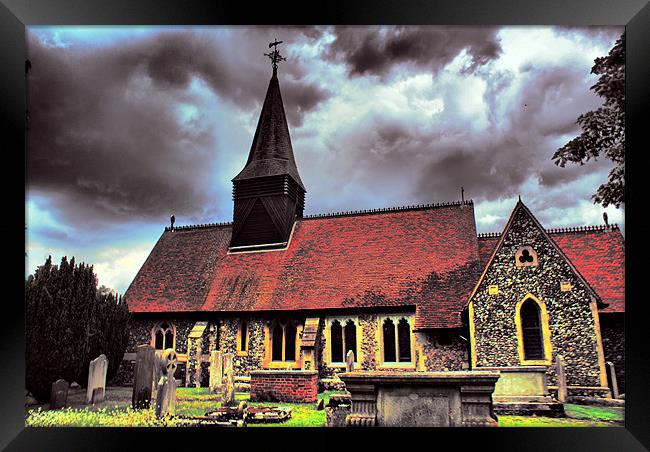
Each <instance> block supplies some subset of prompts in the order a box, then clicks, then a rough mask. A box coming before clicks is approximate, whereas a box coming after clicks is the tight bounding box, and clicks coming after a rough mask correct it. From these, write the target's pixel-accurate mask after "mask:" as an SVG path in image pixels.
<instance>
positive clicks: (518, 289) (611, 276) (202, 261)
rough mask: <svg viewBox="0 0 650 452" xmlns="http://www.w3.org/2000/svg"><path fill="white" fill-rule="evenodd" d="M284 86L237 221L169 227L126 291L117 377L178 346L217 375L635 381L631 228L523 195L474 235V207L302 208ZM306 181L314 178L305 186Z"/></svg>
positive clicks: (268, 111)
mask: <svg viewBox="0 0 650 452" xmlns="http://www.w3.org/2000/svg"><path fill="white" fill-rule="evenodd" d="M270 56H271V57H272V60H273V75H272V77H271V80H270V82H269V86H268V90H267V92H266V98H265V99H264V104H263V106H262V111H261V113H260V117H259V121H258V124H257V129H256V130H255V134H254V136H253V142H252V145H251V148H250V152H249V155H248V160H247V161H246V164H245V166H244V168H243V169H242V170H241V172H240V173H239V174H237V175H236V176H235V177H234V178H233V179H232V182H233V199H234V212H233V219H232V222H231V223H221V224H206V225H194V226H178V227H174V225H173V224H172V225H171V226H170V227H167V228H165V230H164V232H163V233H162V235H161V236H160V238H159V239H158V242H157V243H156V245H155V246H154V248H153V250H152V251H151V253H150V255H149V256H148V258H147V259H146V261H145V263H144V264H143V266H142V268H141V269H140V270H139V272H138V273H137V275H136V276H135V278H134V280H133V282H132V283H131V285H130V286H129V288H128V290H127V292H126V294H125V299H126V300H127V303H128V306H129V310H130V312H131V313H132V317H131V322H130V326H129V344H128V347H127V353H126V354H125V357H124V359H125V360H124V361H123V363H122V366H121V370H120V375H119V377H120V378H122V379H123V380H124V381H129V379H131V378H132V372H133V365H134V363H133V360H134V359H135V353H134V352H135V350H136V347H137V346H138V345H142V344H150V345H151V346H153V347H154V348H155V349H157V350H162V349H166V348H174V349H175V350H176V351H177V354H178V357H179V364H180V365H179V367H178V369H177V373H176V378H177V379H180V380H181V381H182V382H183V383H184V384H186V385H190V386H195V385H202V386H207V383H208V361H209V360H208V357H209V354H210V352H211V351H213V350H220V351H222V352H224V353H232V354H233V355H234V368H235V373H236V375H239V376H247V375H249V373H250V372H251V371H252V370H262V369H282V370H312V371H313V370H315V371H317V372H318V378H319V380H320V381H323V382H326V381H332V380H333V379H335V378H334V377H335V375H336V374H337V373H339V372H342V371H344V370H345V359H346V355H347V353H348V351H352V352H353V353H354V359H355V368H357V369H361V370H387V371H395V372H416V371H456V370H468V369H471V370H474V369H480V368H484V367H506V366H507V367H525V366H546V367H547V371H546V373H547V379H548V384H549V388H553V385H554V384H555V382H556V377H555V370H554V369H555V368H554V365H553V364H554V362H555V357H556V356H557V355H562V357H563V358H564V360H565V362H566V379H567V384H568V389H569V394H570V395H589V396H600V397H607V396H609V395H610V390H609V389H608V380H607V375H606V370H605V363H606V362H607V361H611V362H613V363H614V365H615V368H616V371H617V376H618V383H619V386H621V387H624V361H623V360H624V351H623V348H624V335H623V313H624V311H625V301H624V292H625V291H624V286H625V284H624V239H623V236H622V234H621V232H620V230H619V229H618V227H617V226H616V225H609V224H607V223H605V225H599V226H586V227H576V228H563V229H546V228H545V227H544V226H543V225H541V224H540V223H539V221H538V220H537V219H536V218H535V216H534V214H533V212H531V211H530V210H529V209H528V207H526V205H525V204H524V203H522V202H521V200H520V201H519V202H517V203H516V205H515V206H513V210H512V213H511V215H510V218H509V220H508V222H507V224H506V226H505V228H504V229H503V231H502V232H501V233H498V234H477V231H476V219H475V213H474V204H473V202H472V201H471V200H463V201H460V202H446V203H439V204H427V205H416V206H406V207H389V208H384V209H375V210H362V211H354V212H337V213H332V214H320V215H304V214H303V211H304V207H305V193H306V191H307V190H306V184H305V183H304V182H303V180H302V179H301V177H300V174H299V170H298V167H297V165H296V161H295V158H294V152H293V148H292V144H291V138H290V134H289V128H288V125H287V120H286V117H285V110H284V105H283V102H282V96H281V93H280V84H279V80H278V75H277V62H278V60H279V59H281V57H280V56H279V53H277V50H276V51H274V53H272V54H271V55H270ZM307 182H308V181H307Z"/></svg>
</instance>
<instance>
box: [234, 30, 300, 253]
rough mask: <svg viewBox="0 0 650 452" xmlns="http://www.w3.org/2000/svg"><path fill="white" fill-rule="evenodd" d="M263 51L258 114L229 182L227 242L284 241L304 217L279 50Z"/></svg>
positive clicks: (276, 243) (272, 243)
mask: <svg viewBox="0 0 650 452" xmlns="http://www.w3.org/2000/svg"><path fill="white" fill-rule="evenodd" d="M280 43H282V41H278V40H275V42H272V43H270V44H269V48H270V47H275V50H273V51H272V52H270V53H268V54H265V55H266V56H268V57H269V58H270V59H271V62H272V64H273V75H272V77H271V80H270V82H269V87H268V89H267V91H266V98H265V99H264V104H263V106H262V111H261V113H260V118H259V121H258V123H257V129H256V130H255V136H254V137H253V143H252V145H251V148H250V152H249V154H248V160H247V161H246V165H245V166H244V168H243V169H242V170H241V172H240V173H239V174H237V176H235V177H234V178H233V180H232V182H233V199H234V201H235V209H234V215H233V233H232V239H231V247H236V248H239V247H244V248H247V249H248V248H250V247H267V248H268V247H271V246H275V247H282V246H285V245H286V244H287V243H288V240H289V235H290V233H291V229H292V228H293V223H294V221H295V219H296V218H300V217H302V212H303V209H304V205H305V187H304V185H303V183H302V180H301V179H300V175H299V174H298V167H297V166H296V161H295V158H294V156H293V148H292V146H291V137H290V136H289V127H288V125H287V118H286V115H285V112H284V105H283V103H282V95H281V94H280V83H279V81H278V77H277V68H278V63H279V62H281V61H283V60H285V58H284V57H282V55H280V53H279V52H278V50H277V45H278V44H280Z"/></svg>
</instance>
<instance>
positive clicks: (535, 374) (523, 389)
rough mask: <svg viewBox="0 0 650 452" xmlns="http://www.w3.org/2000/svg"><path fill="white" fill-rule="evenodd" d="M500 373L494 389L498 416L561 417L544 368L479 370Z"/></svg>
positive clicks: (560, 405)
mask: <svg viewBox="0 0 650 452" xmlns="http://www.w3.org/2000/svg"><path fill="white" fill-rule="evenodd" d="M480 369H481V370H488V371H498V372H499V373H500V374H501V377H500V378H499V381H498V382H497V384H496V387H495V389H494V397H493V399H494V409H495V411H496V412H497V413H498V414H512V415H544V416H553V417H558V416H563V415H564V407H563V405H562V404H561V403H560V402H558V401H557V400H555V399H553V398H552V397H551V396H550V394H549V390H548V385H547V383H546V370H547V369H546V367H545V366H522V367H481V368H480Z"/></svg>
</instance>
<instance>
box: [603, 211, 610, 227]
mask: <svg viewBox="0 0 650 452" xmlns="http://www.w3.org/2000/svg"><path fill="white" fill-rule="evenodd" d="M603 220H604V221H605V226H609V222H608V221H607V212H603Z"/></svg>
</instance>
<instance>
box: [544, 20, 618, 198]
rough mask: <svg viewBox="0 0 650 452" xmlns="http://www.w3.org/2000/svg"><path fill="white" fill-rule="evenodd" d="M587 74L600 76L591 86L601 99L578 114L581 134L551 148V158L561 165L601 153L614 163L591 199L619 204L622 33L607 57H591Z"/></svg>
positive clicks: (582, 161) (580, 160)
mask: <svg viewBox="0 0 650 452" xmlns="http://www.w3.org/2000/svg"><path fill="white" fill-rule="evenodd" d="M591 73H592V74H599V75H600V77H599V79H598V81H597V82H596V84H595V85H594V86H592V87H591V89H592V90H593V91H594V92H595V93H596V94H598V95H599V96H601V97H603V98H604V99H605V101H604V103H603V105H602V106H601V107H600V108H598V109H597V110H594V111H590V112H587V113H585V114H583V115H580V116H579V117H578V120H577V121H576V122H577V123H578V124H579V125H580V126H581V127H582V133H581V134H580V135H579V136H578V137H576V138H574V139H573V140H571V141H570V142H568V143H567V144H565V145H564V146H563V147H561V148H559V149H558V150H557V151H555V153H554V154H553V160H554V163H555V164H556V165H559V166H561V167H564V166H565V165H566V163H567V162H572V163H579V164H581V165H584V164H585V162H587V161H589V160H590V159H591V158H594V159H596V158H597V157H599V156H600V154H601V153H603V154H604V155H605V157H607V158H608V159H610V160H611V161H612V162H614V163H615V166H614V168H613V169H612V170H611V171H610V173H609V178H608V181H607V182H606V183H604V184H602V185H601V186H600V187H598V190H597V191H596V193H595V194H594V195H593V196H592V199H593V200H594V202H595V203H599V204H602V205H603V206H604V207H607V206H608V205H610V204H612V205H614V206H616V207H619V206H620V205H621V204H623V203H624V202H625V33H623V35H621V37H620V38H619V39H618V40H617V41H616V43H615V44H614V47H613V48H612V49H611V50H610V51H609V54H608V55H607V56H605V57H599V58H596V59H595V60H594V65H593V67H592V68H591Z"/></svg>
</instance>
